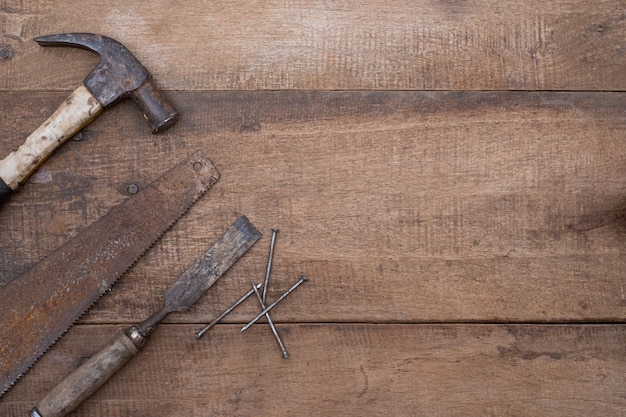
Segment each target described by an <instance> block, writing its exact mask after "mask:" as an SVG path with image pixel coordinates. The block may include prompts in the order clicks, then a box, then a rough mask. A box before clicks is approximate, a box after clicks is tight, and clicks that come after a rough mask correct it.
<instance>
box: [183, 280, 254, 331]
mask: <svg viewBox="0 0 626 417" xmlns="http://www.w3.org/2000/svg"><path fill="white" fill-rule="evenodd" d="M262 285H263V283H260V284H256V288H257V289H258V288H261V286H262ZM252 294H254V291H253V290H250V291H248V292H247V293H245V294H244V295H243V296H242V297H241V298H240V299H239V300H237V301H235V303H234V304H233V305H231V306H230V307H228V308H227V309H226V310H224V311H223V312H222V314H220V315H219V316H217V317H216V318H215V320H213V321H212V322H211V323H209V324H207V325H206V326H204V327H203V328H202V330H199V331H197V332H196V333H194V336H196V339H198V340H199V339H200V338H201V337H202V335H204V334H205V333H206V332H208V331H209V330H210V329H211V327H213V326H215V325H216V324H217V323H219V322H220V321H221V320H222V319H223V318H224V317H226V316H227V315H228V314H230V313H231V312H232V311H233V310H234V309H236V308H237V307H239V305H240V304H241V303H243V302H244V301H246V300H247V299H248V297H250V296H251V295H252Z"/></svg>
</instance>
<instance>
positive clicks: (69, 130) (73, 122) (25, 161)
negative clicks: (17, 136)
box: [0, 84, 103, 202]
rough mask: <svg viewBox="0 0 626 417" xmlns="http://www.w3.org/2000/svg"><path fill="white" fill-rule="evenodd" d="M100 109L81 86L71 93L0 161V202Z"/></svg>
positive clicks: (83, 86)
mask: <svg viewBox="0 0 626 417" xmlns="http://www.w3.org/2000/svg"><path fill="white" fill-rule="evenodd" d="M102 109H103V107H102V105H101V104H100V102H99V101H98V100H97V99H96V98H95V97H94V96H93V95H92V94H91V93H90V92H89V90H88V89H87V87H85V85H84V84H81V86H80V87H78V88H77V89H76V90H74V92H73V93H72V94H70V95H69V97H67V98H66V99H65V101H63V103H62V104H61V105H60V106H59V107H58V108H57V109H56V111H55V112H54V113H53V114H52V116H50V117H49V118H48V120H46V121H45V122H44V123H43V124H42V125H41V126H39V127H38V128H37V129H36V130H35V131H34V132H33V133H31V134H30V136H28V138H26V141H25V142H24V143H23V144H22V145H21V146H20V147H19V148H18V149H17V150H15V151H13V152H11V153H10V154H9V155H8V156H7V157H6V158H4V159H3V160H2V161H0V202H2V201H4V200H5V199H6V198H7V197H8V196H9V195H11V194H12V193H13V192H15V191H17V190H18V189H19V187H20V186H21V185H22V184H23V183H24V181H26V179H27V178H28V177H29V176H30V175H31V174H32V173H33V172H34V171H35V170H36V169H37V168H38V167H39V165H41V164H42V163H43V162H44V161H45V160H46V158H48V157H49V156H50V155H51V154H52V153H53V152H54V151H55V150H56V149H57V148H58V147H59V146H61V145H62V144H63V143H65V142H66V141H67V140H68V139H69V138H71V137H72V136H73V135H74V134H75V133H76V132H78V131H79V130H80V129H82V128H83V127H84V126H85V125H87V124H89V122H91V121H92V120H93V119H94V118H95V117H96V116H98V115H99V114H100V113H101V112H102Z"/></svg>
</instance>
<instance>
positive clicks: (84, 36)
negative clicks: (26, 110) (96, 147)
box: [0, 33, 178, 202]
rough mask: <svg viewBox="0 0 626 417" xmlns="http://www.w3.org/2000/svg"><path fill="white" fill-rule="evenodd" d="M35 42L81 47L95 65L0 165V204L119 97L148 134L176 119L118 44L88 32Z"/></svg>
mask: <svg viewBox="0 0 626 417" xmlns="http://www.w3.org/2000/svg"><path fill="white" fill-rule="evenodd" d="M35 42H37V43H38V44H39V45H41V46H73V47H78V48H84V49H87V50H90V51H93V52H96V53H97V54H99V55H100V63H99V64H98V65H97V66H96V68H94V70H93V71H91V73H89V75H87V78H85V80H84V81H83V83H82V85H81V86H79V87H78V88H77V89H76V90H74V92H73V93H72V94H70V95H69V97H67V98H66V99H65V101H64V102H63V103H61V105H60V106H59V107H58V108H57V110H56V111H55V112H54V113H53V114H52V115H51V116H50V117H49V118H48V120H46V121H45V122H44V123H43V124H42V125H41V126H39V127H38V128H37V129H36V130H35V131H34V132H33V133H31V134H30V136H28V138H26V141H25V142H24V143H23V144H22V145H20V147H19V148H18V149H17V150H15V151H13V152H11V153H10V154H9V155H8V156H7V157H6V158H4V159H3V160H1V161H0V202H3V201H5V200H6V199H7V198H8V197H9V196H10V195H11V194H13V193H14V192H15V191H17V190H18V189H19V187H20V186H21V185H22V184H23V183H24V182H25V181H26V179H28V177H29V176H30V175H31V174H32V173H33V172H34V171H35V170H36V169H37V168H38V167H39V166H40V165H41V164H42V163H43V162H44V161H45V160H46V158H47V157H48V156H50V155H51V154H52V153H53V152H54V151H55V150H56V149H57V148H58V147H59V146H61V145H62V144H63V143H65V141H67V140H68V139H69V138H70V137H72V136H73V135H74V134H75V133H77V132H78V131H79V130H80V129H82V128H83V127H84V126H86V125H87V124H89V123H90V122H91V121H92V120H93V119H95V118H96V117H97V116H98V115H99V114H100V113H101V112H102V110H104V109H105V108H107V107H109V106H111V105H113V104H115V103H117V102H118V101H119V100H121V99H123V98H126V97H131V98H132V99H133V100H134V101H135V103H136V104H137V106H138V107H139V110H141V112H142V113H143V115H144V117H145V118H146V119H147V121H148V123H149V124H150V126H151V127H152V133H158V132H160V131H162V130H165V129H166V128H168V127H169V126H171V125H172V124H173V123H174V122H175V121H176V118H177V116H178V112H177V111H176V109H174V107H173V106H172V104H170V102H169V101H168V100H167V99H166V98H165V96H163V95H162V94H161V93H160V92H159V91H158V90H157V89H156V86H155V85H154V82H153V81H152V76H151V75H150V73H149V72H148V70H146V69H145V68H144V66H143V65H141V63H140V62H139V61H138V60H137V58H135V57H134V56H133V55H132V54H131V53H130V52H129V51H128V49H126V48H125V47H124V45H122V44H121V43H119V42H118V41H116V40H114V39H111V38H108V37H106V36H102V35H96V34H93V33H64V34H58V35H50V36H41V37H38V38H35Z"/></svg>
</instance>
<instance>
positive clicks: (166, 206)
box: [0, 151, 219, 396]
mask: <svg viewBox="0 0 626 417" xmlns="http://www.w3.org/2000/svg"><path fill="white" fill-rule="evenodd" d="M218 178H219V173H218V171H217V169H216V168H215V166H214V165H213V164H212V162H211V161H210V160H209V158H208V157H207V156H206V154H204V152H202V151H198V152H196V153H194V154H193V155H191V156H189V157H188V158H187V159H185V160H184V161H182V162H181V163H179V164H178V165H176V166H174V167H173V168H172V169H170V170H169V171H167V172H166V173H165V174H163V175H161V176H160V177H159V178H158V179H156V180H155V181H154V182H153V183H152V184H150V185H149V186H147V187H146V188H144V189H143V190H141V191H139V192H138V193H137V194H135V195H134V196H133V197H131V198H129V199H127V200H125V201H124V202H122V203H121V204H120V205H118V206H116V207H114V208H113V209H111V210H110V211H109V212H108V213H107V214H106V215H104V216H103V217H102V218H100V219H99V220H98V221H96V222H95V223H93V224H92V225H90V226H88V227H86V228H85V229H84V230H83V231H81V232H80V233H79V234H78V235H77V236H76V237H74V238H72V239H70V240H69V241H68V242H67V243H65V244H64V245H63V246H61V247H60V248H58V249H57V250H55V251H54V252H52V253H51V254H49V255H48V256H46V257H45V258H44V259H43V260H41V261H40V262H39V263H37V264H36V265H35V266H33V267H32V268H31V269H30V270H28V271H27V272H26V273H24V274H23V275H21V276H19V277H18V278H16V279H15V280H14V281H12V282H10V283H9V284H7V285H5V286H4V287H2V288H1V289H0V396H1V395H2V394H4V393H5V392H6V391H7V390H8V389H9V388H10V387H11V386H12V385H13V384H14V383H15V381H17V380H18V379H19V378H20V376H22V375H23V374H24V373H25V372H26V371H27V370H28V369H29V368H30V367H31V366H32V365H33V363H34V362H35V361H36V360H37V359H38V358H39V357H40V356H41V355H43V353H44V352H45V351H46V350H47V349H48V348H49V347H50V346H52V345H53V344H54V342H56V341H57V340H58V339H59V338H60V337H61V336H62V335H63V333H65V332H66V331H67V329H69V328H70V327H71V326H72V325H73V324H74V322H76V320H78V318H80V316H81V315H82V314H83V313H84V312H85V311H87V310H88V309H89V308H90V307H91V306H92V304H93V303H94V302H95V301H96V300H97V299H98V298H99V297H100V296H101V295H102V294H104V293H105V292H106V291H107V290H108V289H109V288H110V287H111V286H112V285H113V284H114V283H115V282H116V281H117V279H118V278H119V277H120V276H121V275H122V274H123V273H124V272H126V271H127V270H128V269H129V268H130V267H131V266H132V265H133V264H134V263H135V262H136V261H137V260H138V259H139V258H140V257H141V256H142V255H143V254H144V253H145V252H146V251H147V250H148V249H149V248H150V247H151V246H152V245H153V244H154V242H156V241H157V239H159V237H161V235H162V234H163V233H165V231H167V230H168V229H169V228H170V227H171V226H172V225H173V224H174V223H175V222H176V220H178V219H179V218H180V217H181V216H182V215H183V214H184V213H185V212H186V211H187V210H188V209H189V207H191V206H192V205H193V204H194V203H195V202H196V201H197V200H198V199H199V198H200V197H201V196H202V194H204V192H205V191H206V190H208V189H209V188H210V187H211V186H212V185H213V184H214V183H215V182H216V181H217V180H218Z"/></svg>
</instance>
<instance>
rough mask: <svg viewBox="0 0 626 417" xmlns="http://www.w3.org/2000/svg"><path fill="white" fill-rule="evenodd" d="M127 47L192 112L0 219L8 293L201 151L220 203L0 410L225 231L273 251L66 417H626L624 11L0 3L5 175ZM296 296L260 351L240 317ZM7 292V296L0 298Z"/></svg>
mask: <svg viewBox="0 0 626 417" xmlns="http://www.w3.org/2000/svg"><path fill="white" fill-rule="evenodd" d="M61 32H95V33H101V34H104V35H108V36H111V37H113V38H115V39H117V40H119V41H121V42H123V43H124V44H125V45H126V46H127V47H128V48H129V49H130V50H131V51H132V52H133V53H134V54H135V55H136V56H137V57H138V58H139V60H140V61H141V62H142V63H144V65H145V66H146V67H147V68H148V69H149V70H151V71H152V72H153V74H154V77H155V79H156V80H157V83H158V84H159V86H160V87H161V88H163V89H165V90H166V93H167V94H168V96H169V97H170V98H171V99H172V101H173V102H174V103H175V104H176V106H177V107H178V108H179V110H180V112H181V115H182V117H181V120H180V122H179V123H178V124H177V125H176V126H175V127H174V128H172V129H171V130H169V131H167V132H165V133H163V134H159V135H151V134H150V132H149V128H148V126H147V124H146V123H145V122H144V120H143V118H142V117H141V115H140V113H139V112H138V110H137V109H136V107H135V106H134V105H133V104H132V103H130V102H123V103H121V104H119V105H117V106H116V107H114V108H111V109H110V110H107V111H106V112H105V113H104V114H103V115H102V116H100V117H99V118H98V119H97V120H96V121H95V122H93V123H92V124H91V125H89V126H88V127H86V128H85V129H83V131H82V132H81V133H80V134H79V135H78V137H76V138H75V139H72V140H70V141H69V142H68V143H67V144H65V145H64V146H63V147H62V148H61V149H60V150H59V151H57V152H56V153H55V155H53V157H51V158H50V159H49V160H48V161H47V162H46V163H45V164H44V165H43V166H42V167H41V168H40V170H39V171H38V172H37V173H36V174H35V175H34V176H33V177H32V178H31V180H30V181H29V182H28V183H27V184H26V185H25V186H24V187H23V190H22V191H21V192H20V193H19V194H16V195H15V196H13V198H12V199H11V200H10V201H9V203H8V204H6V205H5V206H3V207H2V208H0V283H7V282H10V281H11V280H13V279H16V278H18V277H19V275H20V274H21V273H22V272H24V271H26V270H27V269H28V268H29V267H30V266H32V265H34V264H36V263H37V262H38V261H39V260H40V259H42V258H43V257H44V256H45V255H46V254H48V253H50V252H51V251H53V250H54V249H55V248H57V247H58V246H60V245H61V244H63V243H64V242H65V241H67V240H68V239H70V238H71V237H73V236H75V235H77V234H79V233H80V232H81V230H82V229H83V228H85V227H86V226H87V225H89V224H91V223H93V222H94V221H96V220H97V219H98V218H100V217H101V216H102V215H104V214H105V213H106V212H107V211H108V210H109V209H110V208H111V207H113V206H115V205H117V204H118V203H120V202H121V201H122V200H124V199H127V198H131V196H130V195H129V193H128V185H129V184H137V185H138V186H139V187H140V188H141V187H142V186H145V185H146V184H148V183H150V182H151V181H152V180H153V179H155V178H156V177H157V176H158V175H160V174H161V173H162V172H164V170H166V169H167V168H168V167H170V166H172V165H174V164H176V163H177V162H179V161H180V160H182V159H183V158H184V157H185V156H187V155H188V154H190V153H192V152H194V151H195V150H197V149H202V150H204V151H205V152H207V153H208V154H209V155H210V157H211V159H212V160H213V162H214V163H215V165H216V166H217V167H218V169H219V170H220V172H221V174H222V178H221V179H220V181H219V182H218V183H217V184H216V186H215V187H214V188H213V189H211V190H210V192H209V193H208V194H207V195H205V196H204V197H203V199H202V200H200V201H199V202H198V203H197V204H196V205H194V206H193V207H192V208H191V210H190V211H189V212H188V213H187V214H186V215H185V216H184V217H183V218H181V219H180V220H179V221H178V223H177V224H176V225H175V226H174V227H173V228H172V229H171V230H170V231H168V232H167V233H166V234H165V235H164V237H163V238H162V239H161V240H160V241H159V242H158V243H157V244H156V245H155V246H154V247H153V248H152V249H151V250H150V251H149V252H148V253H147V255H146V256H144V257H143V258H141V260H140V261H139V262H138V263H137V264H136V265H135V266H134V267H133V268H132V269H131V270H130V271H129V272H128V273H127V274H126V275H125V276H124V277H123V278H122V280H121V281H120V282H119V283H118V284H117V285H116V286H115V287H114V288H113V289H112V291H110V292H109V293H108V294H106V295H105V296H104V297H103V298H101V299H100V301H98V303H97V304H96V305H95V307H94V308H92V309H91V310H90V311H89V312H88V313H87V314H86V315H85V316H84V317H83V318H82V319H81V320H80V322H79V323H78V324H77V325H76V326H74V327H72V328H71V329H70V330H69V332H68V333H67V334H66V335H65V336H64V337H62V338H61V340H60V341H59V342H58V343H57V344H56V345H54V346H53V347H52V348H51V349H50V350H49V351H48V352H47V353H46V354H45V355H44V356H43V357H42V358H41V359H40V360H39V361H38V362H37V363H36V364H35V366H34V367H33V368H32V369H31V370H30V372H28V373H27V374H26V375H25V376H24V377H23V378H22V379H21V380H20V381H19V382H18V383H17V384H16V385H15V387H14V388H13V389H12V390H10V391H9V392H8V393H7V394H6V395H5V396H4V397H2V398H1V399H0V415H2V416H7V417H18V416H25V415H26V414H25V413H26V412H27V410H29V409H30V408H31V407H32V406H33V405H34V404H35V403H36V402H37V401H38V400H39V399H40V398H41V397H42V396H43V395H44V394H45V393H46V392H47V391H48V390H49V389H51V388H52V387H53V386H54V385H55V384H56V383H58V382H59V381H60V380H61V379H62V378H63V377H64V376H65V375H67V374H68V373H69V372H70V371H71V370H73V369H74V368H76V367H77V366H78V365H79V364H80V363H82V362H83V361H84V360H85V359H86V358H87V357H89V356H91V355H93V354H94V353H95V352H97V351H98V350H99V349H100V348H101V347H103V346H104V345H105V344H106V342H107V341H108V340H109V339H110V338H111V337H113V336H114V335H115V334H116V333H117V332H119V331H120V329H123V328H125V327H127V326H128V325H129V324H131V323H135V322H138V321H141V320H143V319H145V318H146V317H147V316H148V315H150V314H151V313H152V312H153V311H154V310H156V309H158V307H159V306H160V304H161V302H162V298H161V297H162V295H163V291H164V290H165V289H166V288H167V286H168V284H169V283H171V282H172V281H173V280H174V279H175V278H177V277H178V276H179V275H180V274H181V273H182V272H183V271H184V270H185V269H186V268H187V266H189V264H191V263H192V262H193V260H194V259H195V258H196V257H197V256H199V255H200V254H201V253H202V252H203V251H204V250H205V249H206V248H207V247H208V246H209V245H210V244H211V243H212V242H213V241H214V240H215V239H216V238H217V237H218V236H219V235H220V234H221V233H222V232H223V231H224V230H225V229H226V228H227V227H228V225H230V223H231V222H232V221H234V220H235V219H236V217H237V216H238V215H240V214H246V215H247V216H248V217H249V218H250V220H251V221H252V222H253V223H254V224H255V225H256V226H257V227H258V228H259V229H260V230H261V231H262V232H263V233H264V238H263V239H262V240H261V241H260V242H259V243H257V244H256V246H255V247H253V249H252V250H251V251H250V252H249V253H248V254H247V255H246V256H245V257H244V258H243V259H242V260H241V261H240V262H239V263H238V264H236V265H235V267H234V268H233V269H232V270H231V271H230V272H229V273H228V274H227V275H226V276H224V277H223V278H222V279H221V280H220V281H219V282H218V283H217V284H216V285H215V286H214V288H212V289H211V290H210V292H209V293H208V294H207V295H206V296H204V297H203V298H201V299H200V300H199V302H198V303H197V304H196V305H195V306H194V307H193V308H192V309H191V310H190V311H189V312H187V313H185V314H174V315H171V316H170V317H168V319H167V320H166V322H165V323H164V324H162V325H161V326H160V327H159V328H158V329H157V331H156V332H155V334H154V335H153V337H152V338H151V340H150V343H149V345H148V346H147V347H146V348H145V350H144V351H143V352H142V353H141V354H140V355H139V356H138V357H136V358H135V359H133V361H132V362H131V363H129V364H128V365H127V366H126V367H125V368H124V369H123V370H122V371H121V372H120V373H119V374H117V375H116V376H115V377H114V378H113V379H112V380H111V381H110V382H109V383H108V384H107V385H105V386H104V387H103V388H102V389H101V390H100V391H98V392H97V393H96V394H95V395H94V396H93V397H92V398H91V399H89V400H88V401H87V402H85V403H84V404H83V405H82V406H81V407H80V408H79V409H78V410H77V411H76V412H75V413H74V414H72V416H73V417H86V416H89V417H126V416H133V417H140V416H151V417H161V416H163V417H165V416H194V417H208V416H380V415H387V416H515V417H518V416H528V417H531V416H532V417H540V416H550V417H556V416H563V417H565V416H567V417H572V416H584V417H588V416H624V415H626V394H625V392H626V288H625V287H626V283H625V282H624V277H625V275H626V258H625V255H626V94H625V93H623V92H622V91H624V90H625V89H626V71H625V67H626V6H625V5H624V3H623V2H622V1H620V0H601V1H594V2H587V1H583V0H563V1H555V2H545V1H540V0H532V1H526V2H517V1H509V0H491V1H490V0H468V1H462V2H461V1H438V0H420V1H412V0H406V1H382V0H378V1H377V0H361V1H358V2H347V1H340V2H336V1H317V2H309V1H294V2H285V1H267V2H257V1H240V2H227V1H221V0H217V1H212V2H201V1H186V2H179V3H176V4H174V3H172V2H166V1H154V2H130V1H117V0H98V1H97V2H96V1H92V2H86V1H78V0H70V1H64V2H58V1H52V0H42V1H29V2H22V1H13V0H3V1H1V2H0V120H1V124H0V125H1V126H2V129H1V132H2V133H1V136H2V139H1V142H0V157H4V156H5V155H6V154H8V152H9V151H11V150H12V149H14V148H15V147H17V146H18V145H19V144H21V143H22V141H23V140H24V138H25V137H26V136H27V135H28V134H29V133H30V132H31V131H32V130H34V129H35V128H36V127H37V126H38V125H39V124H40V123H41V122H42V121H43V120H45V118H46V117H47V116H48V115H49V114H50V113H51V112H52V111H53V110H54V109H55V108H56V107H57V105H58V104H60V103H61V101H62V100H63V99H64V98H65V96H66V95H67V94H68V93H69V92H70V91H72V90H73V89H74V88H75V87H77V86H78V85H79V83H80V82H81V81H82V79H83V78H84V77H85V76H86V74H88V73H89V72H90V71H91V69H92V68H93V67H94V66H95V65H96V63H97V61H98V58H97V56H96V55H94V54H91V53H89V52H86V51H82V50H77V49H72V48H46V49H44V48H41V47H39V46H38V45H37V44H36V43H34V42H33V41H32V38H33V37H35V36H39V35H45V34H52V33H61ZM272 228H278V229H280V232H279V234H278V237H277V245H276V252H275V256H274V266H273V273H272V278H271V288H270V294H269V299H270V300H272V299H273V298H275V297H276V296H278V295H279V294H280V293H282V292H283V291H284V290H285V289H286V288H287V287H288V286H289V285H290V284H291V283H292V282H294V281H295V280H296V279H297V278H298V277H299V276H300V275H302V274H304V275H306V276H308V277H309V278H310V282H308V283H306V284H304V285H303V286H302V287H301V288H299V289H298V290H297V291H296V292H294V293H293V294H291V295H290V296H289V297H288V298H287V299H286V300H285V301H284V303H282V304H281V305H280V306H278V307H277V308H276V310H275V311H274V313H273V319H274V321H275V322H276V324H277V327H278V331H279V332H280V334H281V335H282V337H283V340H284V342H285V344H286V346H287V349H288V350H289V352H290V354H291V357H290V358H289V359H287V360H284V359H282V357H281V354H280V351H279V350H278V347H277V345H276V342H275V340H274V339H273V338H272V336H271V333H270V331H269V328H268V326H267V325H265V324H259V325H256V326H254V327H252V328H251V329H250V330H249V331H247V332H245V333H240V332H239V329H240V327H241V325H242V324H243V323H245V322H247V321H248V320H249V319H250V318H252V317H253V316H254V315H255V314H256V313H257V312H258V306H257V305H256V302H255V301H254V300H249V301H248V302H247V303H246V304H244V305H243V306H242V307H241V308H240V309H238V310H236V311H235V312H234V313H233V314H232V315H230V316H228V318H227V319H226V320H225V322H224V324H220V325H218V326H217V327H216V328H215V329H213V330H212V331H211V332H210V333H208V334H207V335H206V336H205V338H203V339H201V340H200V341H196V340H195V339H194V337H193V333H194V331H196V330H198V329H199V328H200V327H201V326H202V324H203V323H206V322H209V321H211V320H212V319H213V318H214V317H215V316H216V315H217V314H218V313H219V312H221V311H222V310H223V309H224V308H225V307H227V306H228V305H229V304H230V303H232V302H233V301H235V300H236V299H237V298H239V296H240V295H242V294H243V293H244V292H245V291H247V290H248V288H249V285H250V280H256V281H260V280H261V279H262V277H263V275H264V271H265V262H266V259H267V253H268V248H269V236H270V231H271V229H272ZM0 291H1V288H0Z"/></svg>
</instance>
